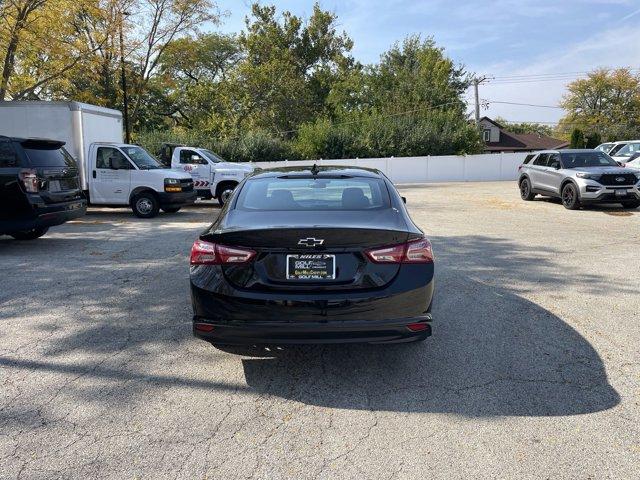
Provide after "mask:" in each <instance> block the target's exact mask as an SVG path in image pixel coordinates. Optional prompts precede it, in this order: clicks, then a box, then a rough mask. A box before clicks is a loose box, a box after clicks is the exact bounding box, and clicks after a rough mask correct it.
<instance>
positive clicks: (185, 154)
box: [180, 150, 207, 165]
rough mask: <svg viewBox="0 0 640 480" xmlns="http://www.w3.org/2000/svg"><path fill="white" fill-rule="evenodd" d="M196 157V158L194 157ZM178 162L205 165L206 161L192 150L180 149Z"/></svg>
mask: <svg viewBox="0 0 640 480" xmlns="http://www.w3.org/2000/svg"><path fill="white" fill-rule="evenodd" d="M194 157H197V158H194ZM180 163H184V164H187V163H189V164H192V165H207V161H206V160H205V159H204V158H202V157H201V156H200V154H199V153H198V152H195V151H193V150H180Z"/></svg>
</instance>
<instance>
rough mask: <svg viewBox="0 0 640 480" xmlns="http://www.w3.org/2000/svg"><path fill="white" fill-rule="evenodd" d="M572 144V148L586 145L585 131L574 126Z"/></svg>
mask: <svg viewBox="0 0 640 480" xmlns="http://www.w3.org/2000/svg"><path fill="white" fill-rule="evenodd" d="M570 146H571V148H584V147H585V140H584V133H583V132H582V130H580V129H579V128H574V129H573V131H572V132H571V142H570Z"/></svg>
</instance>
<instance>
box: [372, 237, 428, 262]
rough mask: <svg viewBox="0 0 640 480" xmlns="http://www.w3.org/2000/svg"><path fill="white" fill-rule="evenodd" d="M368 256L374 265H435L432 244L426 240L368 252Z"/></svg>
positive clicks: (412, 241)
mask: <svg viewBox="0 0 640 480" xmlns="http://www.w3.org/2000/svg"><path fill="white" fill-rule="evenodd" d="M366 254H367V256H368V257H369V258H370V259H371V261H373V262H374V263H433V250H432V248H431V242H430V241H429V240H427V239H426V238H418V239H417V240H411V241H409V242H407V243H401V244H399V245H393V246H390V247H384V248H377V249H375V250H368V251H367V252H366Z"/></svg>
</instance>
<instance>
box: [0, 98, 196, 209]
mask: <svg viewBox="0 0 640 480" xmlns="http://www.w3.org/2000/svg"><path fill="white" fill-rule="evenodd" d="M0 135H4V136H7V137H20V138H46V139H51V140H58V141H62V142H65V149H66V150H67V151H68V152H69V153H70V154H71V156H73V157H74V158H75V159H76V161H77V163H78V167H79V169H80V183H81V186H82V190H83V191H84V193H85V195H86V196H87V199H88V200H89V202H90V204H92V205H102V206H110V207H122V206H130V207H131V209H132V210H133V212H134V213H135V214H136V215H137V216H139V217H142V218H150V217H154V216H155V215H157V214H158V211H159V209H162V210H164V211H165V212H168V213H173V212H177V211H178V210H179V209H180V207H182V206H183V205H188V204H190V203H193V202H194V201H195V198H196V193H195V191H194V188H193V179H192V178H191V175H189V173H187V172H185V171H183V170H171V169H167V168H163V167H162V165H161V164H160V163H159V162H158V161H157V160H156V159H155V158H153V157H152V156H151V155H150V154H149V153H147V151H146V150H144V149H143V148H142V147H139V146H137V145H127V144H124V143H123V139H122V114H121V113H120V112H119V111H117V110H112V109H109V108H103V107H97V106H95V105H88V104H85V103H78V102H44V101H33V102H32V101H18V102H0Z"/></svg>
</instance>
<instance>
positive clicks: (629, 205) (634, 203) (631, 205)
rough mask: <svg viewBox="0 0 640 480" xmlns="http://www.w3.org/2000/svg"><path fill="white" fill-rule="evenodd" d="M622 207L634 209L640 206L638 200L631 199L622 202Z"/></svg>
mask: <svg viewBox="0 0 640 480" xmlns="http://www.w3.org/2000/svg"><path fill="white" fill-rule="evenodd" d="M622 207H623V208H630V209H634V210H635V209H636V208H638V207H640V201H638V200H633V201H631V202H622Z"/></svg>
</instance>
